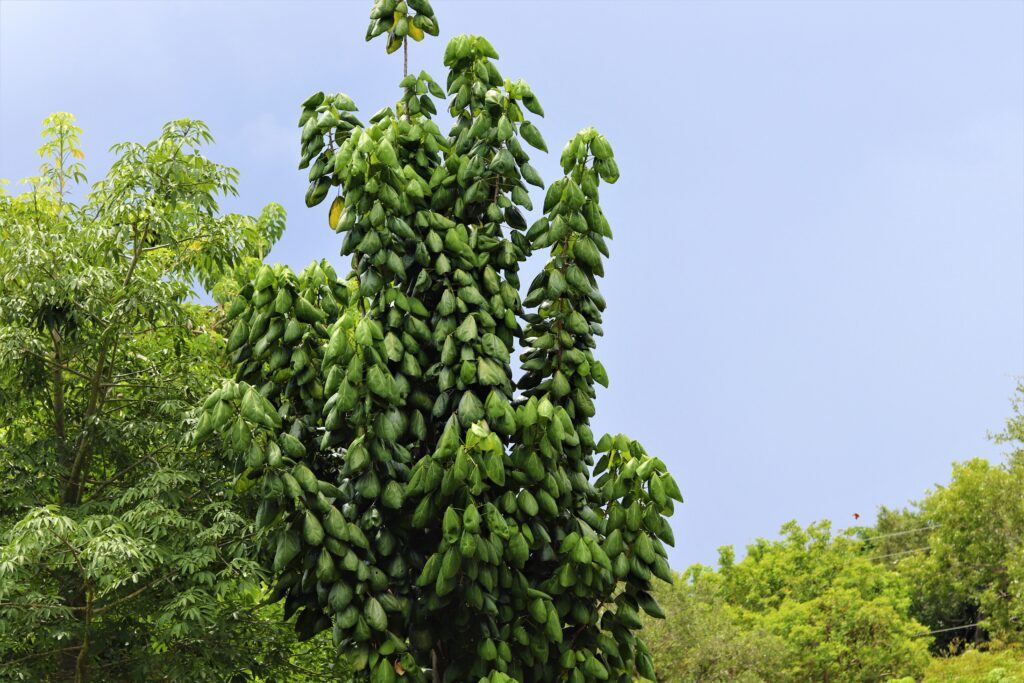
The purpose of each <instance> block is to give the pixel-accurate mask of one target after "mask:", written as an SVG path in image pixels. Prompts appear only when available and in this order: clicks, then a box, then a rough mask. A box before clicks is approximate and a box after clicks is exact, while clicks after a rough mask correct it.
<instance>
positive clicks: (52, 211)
mask: <svg viewBox="0 0 1024 683" xmlns="http://www.w3.org/2000/svg"><path fill="white" fill-rule="evenodd" d="M79 135H80V130H79V129H78V128H77V127H76V126H75V124H74V118H73V117H72V116H71V115H69V114H54V115H52V116H50V117H49V118H47V119H46V121H44V130H43V136H44V139H45V144H44V145H43V146H42V147H41V148H40V150H39V153H40V156H41V157H42V159H43V165H42V167H41V169H40V173H39V175H38V176H35V177H32V178H29V179H27V180H26V181H24V182H25V183H26V184H27V185H28V186H29V189H28V190H27V191H26V192H24V193H22V194H18V195H16V196H10V195H6V194H4V195H2V196H0V488H2V490H3V491H4V496H3V497H2V498H0V678H4V679H7V678H15V679H18V678H21V679H24V680H62V681H63V680H74V681H84V680H103V681H117V680H190V681H200V680H227V679H229V678H232V677H237V678H241V679H250V678H252V677H269V678H273V679H275V680H290V679H292V680H294V678H293V675H298V676H300V677H301V676H302V675H305V674H303V673H302V672H304V671H305V672H307V673H308V674H309V675H313V676H314V677H316V678H321V677H328V676H331V675H336V674H337V673H339V672H336V671H332V670H331V667H333V666H335V665H334V664H328V663H327V661H326V659H323V660H322V662H323V665H322V666H319V665H317V664H316V663H314V664H310V662H311V661H314V662H315V661H319V660H317V657H316V656H315V655H310V656H307V655H305V654H304V653H302V652H297V651H296V650H295V643H294V637H293V635H292V634H291V633H289V630H290V629H287V628H285V627H284V626H283V625H281V624H280V623H279V622H280V617H279V615H276V614H270V613H265V612H266V609H265V608H264V609H261V608H260V606H259V600H260V598H261V596H262V592H263V578H264V577H263V574H262V571H261V570H260V568H259V567H258V566H257V565H256V564H254V563H253V562H251V561H250V559H249V557H250V555H251V554H252V546H253V543H254V541H253V530H252V527H251V525H250V523H249V522H248V521H247V520H248V519H249V518H250V517H251V516H250V515H249V514H243V513H242V511H240V510H239V509H237V503H236V502H234V501H233V500H232V497H231V496H230V495H229V494H230V484H229V482H230V481H231V480H232V479H233V475H234V473H233V472H232V465H231V463H229V462H227V461H225V460H224V459H222V458H220V457H218V456H216V455H215V454H211V453H212V452H209V451H204V450H198V451H197V449H196V448H194V447H193V446H191V444H189V443H187V437H186V435H187V434H188V433H189V431H190V429H191V426H192V425H191V420H190V419H189V410H190V406H192V405H193V404H194V403H195V401H196V399H197V398H198V397H199V396H202V395H204V394H206V393H208V392H209V391H210V390H211V389H212V388H213V387H214V386H216V383H217V382H218V381H219V378H220V377H221V375H222V373H223V372H224V371H225V367H226V366H225V365H224V362H225V360H226V357H225V353H224V350H223V349H224V339H223V337H222V336H221V335H220V334H219V332H218V325H219V324H220V322H221V321H222V316H221V315H220V312H219V311H220V309H219V308H218V307H209V306H204V305H200V304H198V303H194V299H195V296H194V295H195V291H194V286H195V285H196V284H198V285H201V286H202V287H203V288H204V289H206V290H208V291H213V292H214V293H215V294H216V295H218V298H219V296H220V294H223V295H225V296H226V295H228V294H230V293H231V291H230V290H232V289H233V283H234V282H235V281H236V280H237V279H238V278H240V277H242V276H243V275H244V274H246V273H248V272H249V271H253V272H254V271H255V269H256V267H258V263H259V262H260V261H261V260H262V256H263V255H264V254H265V253H266V252H267V251H268V250H269V249H270V247H271V246H272V245H273V243H274V242H275V241H276V240H277V239H278V237H280V235H281V233H282V231H283V229H284V210H283V209H282V208H281V207H280V206H277V205H274V204H271V205H268V206H267V207H266V208H264V209H263V211H262V213H261V214H260V215H259V216H258V217H251V216H244V215H237V214H227V213H221V212H220V210H219V208H218V199H220V198H222V197H225V196H229V195H233V194H235V184H236V182H237V172H236V171H235V170H234V169H232V168H229V167H227V166H222V165H220V164H216V163H214V162H212V161H210V160H209V159H207V158H206V157H205V156H203V154H202V150H203V147H204V145H207V144H209V143H210V142H212V137H211V136H210V133H209V131H208V130H207V128H206V126H205V125H204V124H203V123H202V122H199V121H190V120H179V121H173V122H171V123H168V124H167V125H165V126H164V128H163V130H162V132H161V134H160V136H159V137H158V138H157V139H156V140H154V141H152V142H150V143H148V144H137V143H124V144H119V145H116V146H115V147H114V148H113V150H112V151H113V152H114V154H115V157H116V159H115V161H114V163H113V166H112V167H111V169H110V171H109V172H108V174H107V176H106V177H105V178H104V179H103V180H101V181H100V182H99V183H97V184H95V185H94V186H93V187H92V189H91V191H90V192H89V193H88V194H87V195H86V196H85V198H84V200H81V201H80V202H76V201H74V200H73V197H74V196H76V194H82V193H81V192H80V191H79V188H80V187H81V184H82V183H83V182H84V181H85V169H84V167H83V165H82V159H83V154H82V152H81V149H80V145H79ZM219 293H220V294H219ZM310 645H312V647H314V648H315V647H316V646H317V644H316V643H313V644H305V645H304V646H303V649H306V648H308V647H309V646H310ZM311 667H312V668H313V669H319V670H311Z"/></svg>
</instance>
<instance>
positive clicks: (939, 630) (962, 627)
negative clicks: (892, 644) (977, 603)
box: [911, 621, 981, 638]
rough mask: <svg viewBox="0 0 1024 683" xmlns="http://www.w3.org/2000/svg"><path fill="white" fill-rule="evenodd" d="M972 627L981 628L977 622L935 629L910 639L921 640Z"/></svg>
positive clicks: (916, 634) (917, 634)
mask: <svg viewBox="0 0 1024 683" xmlns="http://www.w3.org/2000/svg"><path fill="white" fill-rule="evenodd" d="M974 626H981V622H980V621H979V622H976V623H973V624H964V625H963V626H950V627H949V628H940V629H937V630H935V631H926V632H925V633H915V634H914V635H913V636H911V637H912V638H923V637H925V636H932V635H935V634H936V633H945V632H946V631H959V630H961V629H965V628H972V627H974Z"/></svg>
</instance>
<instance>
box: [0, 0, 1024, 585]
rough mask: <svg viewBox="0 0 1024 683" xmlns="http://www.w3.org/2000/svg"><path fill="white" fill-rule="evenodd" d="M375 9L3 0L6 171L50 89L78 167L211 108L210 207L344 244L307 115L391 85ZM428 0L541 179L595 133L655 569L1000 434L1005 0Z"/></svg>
mask: <svg viewBox="0 0 1024 683" xmlns="http://www.w3.org/2000/svg"><path fill="white" fill-rule="evenodd" d="M370 4H371V3H370V2H368V1H363V0H360V1H359V2H352V3H338V2H333V3H328V2H320V3H301V2H281V3H272V2H227V1H222V2H194V3H176V2H175V3H172V2H114V3H98V2H85V1H80V2H70V3H61V2H52V1H51V2H38V3H28V2H12V1H9V0H2V1H0V178H8V179H11V180H12V181H13V180H15V179H18V178H21V177H24V176H26V175H29V174H30V173H33V172H34V171H35V168H36V166H37V165H38V159H37V158H36V156H35V155H34V149H35V148H36V147H37V146H38V138H37V131H38V130H39V123H40V121H41V120H42V118H43V117H44V116H46V114H48V113H50V112H53V111H58V110H64V111H70V112H72V113H74V114H75V115H76V116H77V117H78V119H79V122H80V124H81V125H82V127H83V128H84V129H85V133H84V138H83V139H84V145H85V149H86V153H87V159H86V161H87V164H88V169H89V171H90V173H89V176H90V179H91V180H96V179H98V178H99V177H100V176H102V174H103V172H105V170H106V167H107V164H108V163H109V156H108V155H107V154H106V150H107V149H108V148H109V146H110V145H111V144H113V143H115V142H118V141H122V140H149V139H152V138H153V137H155V136H156V135H157V134H158V132H159V128H160V125H161V124H162V123H163V122H165V121H167V120H169V119H172V118H178V117H191V118H199V119H203V120H205V121H206V122H207V123H208V124H209V125H210V126H211V127H212V129H213V132H214V135H215V136H216V138H217V141H218V144H217V146H216V147H215V148H213V149H211V150H210V151H209V156H211V157H212V158H213V159H215V160H217V161H221V162H224V163H228V164H230V165H233V166H235V167H237V168H238V169H239V170H240V172H241V186H240V189H241V197H240V198H239V199H238V200H237V201H232V202H229V203H227V207H228V208H230V209H232V210H240V211H247V212H252V213H255V212H257V211H258V210H259V208H260V207H261V206H262V205H263V204H264V203H266V202H270V201H276V202H280V203H281V204H283V205H284V206H285V208H286V209H287V210H288V213H289V220H288V224H289V227H288V230H287V231H286V233H285V236H284V239H283V240H282V241H281V243H280V244H279V245H278V246H277V247H276V248H275V249H274V251H273V253H272V254H271V259H273V260H276V261H283V262H286V263H288V264H290V265H292V266H295V267H301V266H303V265H305V264H306V263H308V262H309V261H310V260H312V259H314V258H322V257H328V258H330V259H331V260H332V261H333V262H335V263H336V264H337V263H340V261H341V259H340V257H339V256H338V249H339V245H340V242H339V239H338V238H337V237H336V236H335V235H334V234H333V233H332V232H330V230H329V229H328V228H327V225H326V218H325V215H326V208H325V207H324V206H321V207H317V208H316V209H314V210H308V209H306V208H305V205H304V203H303V193H304V191H305V188H306V181H305V172H300V171H298V170H297V169H296V165H297V162H298V157H299V154H298V129H297V128H296V127H295V126H296V122H297V118H298V112H299V108H298V105H299V103H300V102H301V101H302V100H303V99H305V98H306V96H308V95H309V94H310V93H311V92H313V91H316V90H321V89H323V90H327V91H338V90H341V91H344V92H347V93H348V94H350V95H351V96H352V97H353V98H355V100H356V102H357V103H358V104H360V106H361V109H362V111H363V113H364V114H366V115H369V114H370V113H372V112H374V111H376V110H377V109H379V108H380V107H382V106H385V105H388V104H391V103H393V102H394V100H396V99H397V97H398V95H399V91H398V89H397V83H398V81H399V80H400V78H401V68H402V66H401V58H400V57H399V56H398V55H393V56H387V55H385V53H384V46H383V43H382V42H380V41H379V40H378V41H375V42H373V43H369V44H367V43H365V42H363V35H364V32H365V29H366V23H367V18H366V17H367V14H368V12H369V7H370ZM434 6H435V9H436V11H437V13H438V17H439V20H440V25H441V38H440V39H433V40H430V39H428V41H427V42H425V43H422V44H414V45H413V46H412V49H411V55H410V66H411V68H413V69H415V70H419V69H426V70H427V71H428V72H429V73H431V74H432V75H433V76H434V77H435V78H436V79H437V80H439V81H441V82H443V81H444V76H445V73H444V71H443V67H442V65H441V52H442V51H443V49H444V45H445V43H446V42H447V39H448V38H450V37H451V36H453V35H455V34H458V33H464V32H465V33H477V34H482V35H485V36H487V37H488V38H489V39H490V41H491V43H492V44H493V45H494V46H495V47H496V48H497V50H498V51H499V53H500V54H501V57H502V58H501V60H500V62H499V63H498V66H499V67H500V69H501V71H502V73H503V74H504V75H505V76H506V77H512V78H518V77H523V78H525V79H526V80H527V81H528V82H529V83H530V84H531V86H532V88H533V91H534V92H535V93H536V94H537V95H538V97H539V98H540V101H541V102H542V103H543V105H544V108H545V110H546V113H547V117H546V118H545V119H544V120H543V121H542V122H540V125H541V130H542V131H543V133H544V136H545V137H546V139H547V141H548V144H549V146H550V147H551V148H552V149H554V150H555V153H554V154H553V155H548V156H547V158H540V156H541V155H538V156H537V157H535V159H536V162H535V165H536V166H537V167H538V169H539V170H540V172H541V174H542V175H543V176H544V177H545V179H547V180H548V181H550V180H553V179H555V178H556V177H557V176H558V173H557V162H558V159H557V156H558V155H557V151H558V150H559V149H561V146H562V144H563V143H564V141H565V140H567V139H568V138H569V136H570V135H571V134H572V133H574V132H575V131H576V130H578V129H579V128H582V127H584V126H589V125H593V126H596V127H597V128H598V129H600V130H601V131H602V132H603V133H605V134H606V135H607V137H608V138H609V139H610V140H611V142H612V144H613V146H614V148H615V152H616V157H617V159H618V161H619V166H620V168H621V171H622V179H621V180H620V181H619V183H618V184H617V185H616V186H614V187H609V188H607V189H606V190H603V191H602V200H603V203H604V207H605V211H606V213H607V215H608V217H609V220H610V221H611V224H612V227H613V229H614V231H615V240H614V241H613V242H612V244H611V248H612V259H611V261H610V262H609V264H608V266H607V268H606V270H607V277H606V279H605V281H604V283H603V284H602V291H603V292H604V293H605V296H606V298H607V300H608V306H609V309H608V311H607V314H606V316H605V325H604V329H605V334H606V336H605V338H604V339H603V340H601V342H600V345H599V347H598V355H599V356H600V358H601V359H602V360H603V361H604V363H605V365H606V367H607V368H608V372H609V374H610V376H611V389H610V390H607V391H604V392H603V393H601V394H599V399H598V402H597V408H598V416H597V418H596V420H595V422H596V425H595V431H596V432H598V433H601V432H604V431H608V432H613V433H616V432H620V431H621V432H626V433H628V434H630V435H631V436H633V437H634V438H636V439H638V440H640V441H641V442H643V443H644V444H645V445H646V447H647V449H648V450H649V451H651V452H652V453H655V454H657V455H659V456H661V457H662V458H663V459H664V460H665V461H666V462H667V463H668V464H669V466H670V468H671V470H672V472H673V474H674V476H675V478H676V480H677V481H678V482H679V485H680V487H681V488H682V490H683V493H684V495H685V497H686V503H685V504H684V505H682V506H679V507H678V508H677V513H676V515H675V517H674V518H673V526H674V528H675V532H676V539H677V547H676V549H675V550H673V551H671V559H672V561H673V564H674V565H675V566H677V567H678V568H683V567H685V566H686V565H687V564H689V563H691V562H696V561H700V562H713V561H714V560H715V558H716V557H717V554H716V548H717V547H718V546H720V545H725V544H736V545H737V546H742V545H744V544H746V543H747V542H749V541H751V540H753V539H754V538H755V537H757V536H766V535H774V534H775V533H776V531H777V530H778V527H779V526H780V525H781V524H782V523H783V522H785V521H787V520H789V519H793V518H795V519H797V520H799V521H800V522H801V523H808V522H811V521H813V520H815V519H820V518H824V517H827V518H831V519H833V520H835V521H836V522H837V524H839V525H840V526H847V525H850V524H853V518H852V515H853V513H855V512H857V513H860V514H861V515H862V521H865V520H866V521H868V522H870V521H871V520H872V518H873V516H874V511H875V508H876V507H877V506H878V505H883V504H884V505H889V506H894V505H902V504H904V503H905V502H906V501H908V500H911V499H916V498H919V497H920V496H921V494H922V493H923V492H924V491H925V490H926V489H927V488H928V487H930V486H933V485H934V484H936V483H941V482H944V481H947V480H948V476H949V471H950V463H951V462H953V461H954V460H960V459H965V458H968V457H972V456H977V455H984V456H989V457H996V456H998V454H999V452H1000V451H999V449H998V448H996V447H994V446H992V445H991V444H990V443H988V441H987V440H986V434H987V433H988V432H991V431H998V430H999V429H1000V428H1001V426H1002V423H1003V421H1004V420H1005V418H1006V417H1007V416H1008V415H1009V414H1010V398H1011V396H1012V394H1013V391H1014V387H1015V385H1016V381H1017V380H1016V378H1017V377H1019V376H1020V375H1021V374H1024V4H1022V3H1021V2H1009V1H1004V2H989V3H986V2H979V1H977V0H975V1H973V2H963V3H951V2H945V3H943V2H909V1H907V2H888V3H883V2H854V3H842V2H836V1H829V2H794V3H775V2H767V1H759V2H732V3H728V2H717V3H698V2H678V3H670V2H662V3H643V2H636V1H633V0H631V1H630V2H522V1H520V2H497V1H495V2H455V1H446V0H436V2H435V3H434ZM536 203H537V204H540V202H539V201H538V202H536ZM524 282H529V277H525V278H524Z"/></svg>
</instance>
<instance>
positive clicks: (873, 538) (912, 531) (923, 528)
mask: <svg viewBox="0 0 1024 683" xmlns="http://www.w3.org/2000/svg"><path fill="white" fill-rule="evenodd" d="M940 526H942V525H941V524H929V525H928V526H920V527H917V528H916V529H907V530H906V531H894V532H893V533H891V534H878V535H877V536H870V537H868V538H851V539H850V540H851V541H858V542H860V543H868V542H869V541H877V540H878V539H880V538H892V537H893V536H906V535H907V534H916V533H917V532H918V531H929V530H931V529H938V528H939V527H940Z"/></svg>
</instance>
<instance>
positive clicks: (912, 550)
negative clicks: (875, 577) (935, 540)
mask: <svg viewBox="0 0 1024 683" xmlns="http://www.w3.org/2000/svg"><path fill="white" fill-rule="evenodd" d="M929 549H931V546H928V545H923V546H921V547H920V548H911V549H910V550H901V551H899V552H898V553H886V554H885V555H871V556H870V557H868V559H869V560H882V559H885V558H886V557H896V556H897V555H909V554H910V553H916V552H918V551H920V550H929Z"/></svg>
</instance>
